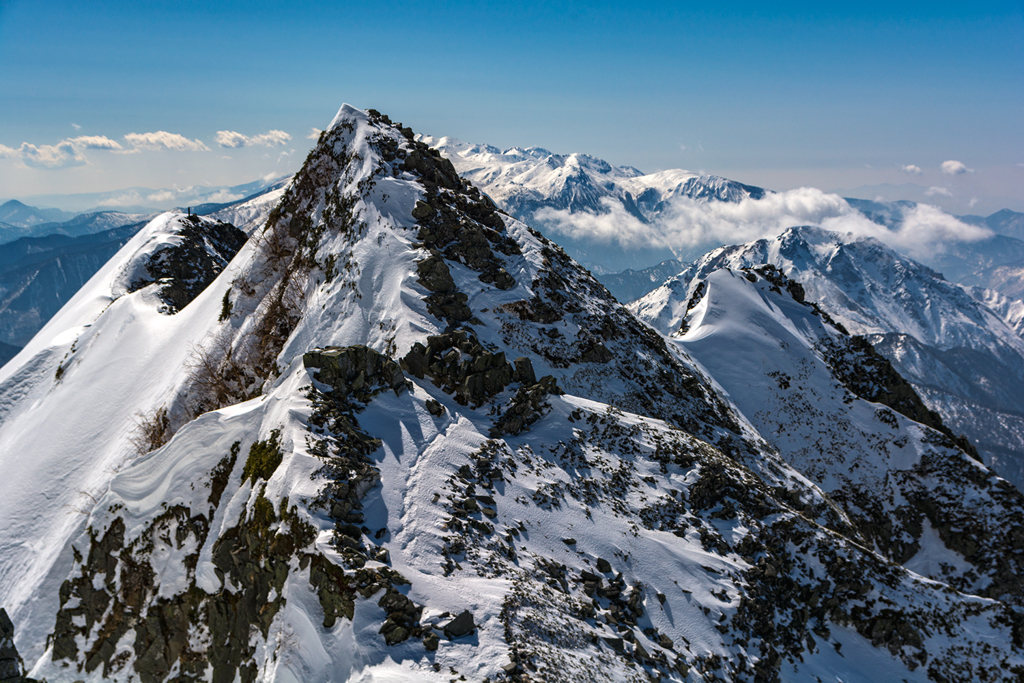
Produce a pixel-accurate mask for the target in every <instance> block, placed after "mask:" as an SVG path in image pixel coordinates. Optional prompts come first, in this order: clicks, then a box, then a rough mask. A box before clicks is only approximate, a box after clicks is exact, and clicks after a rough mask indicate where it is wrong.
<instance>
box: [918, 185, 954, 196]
mask: <svg viewBox="0 0 1024 683" xmlns="http://www.w3.org/2000/svg"><path fill="white" fill-rule="evenodd" d="M924 194H925V196H927V197H935V196H939V197H952V196H953V193H952V192H950V191H949V189H948V188H945V187H929V188H928V189H927V190H925V191H924Z"/></svg>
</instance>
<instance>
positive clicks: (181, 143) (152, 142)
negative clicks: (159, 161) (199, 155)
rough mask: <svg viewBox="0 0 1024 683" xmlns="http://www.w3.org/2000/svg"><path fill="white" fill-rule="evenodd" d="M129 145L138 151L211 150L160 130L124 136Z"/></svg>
mask: <svg viewBox="0 0 1024 683" xmlns="http://www.w3.org/2000/svg"><path fill="white" fill-rule="evenodd" d="M124 139H125V140H127V141H128V144H129V145H131V146H132V147H134V148H136V149H145V150H160V149H170V150H174V151H176V152H209V151H210V148H209V147H207V146H206V145H204V144H203V143H202V142H200V141H199V140H189V139H188V138H186V137H185V136H183V135H178V134H177V133H168V132H167V131H164V130H158V131H156V132H155V133H128V134H127V135H125V136H124Z"/></svg>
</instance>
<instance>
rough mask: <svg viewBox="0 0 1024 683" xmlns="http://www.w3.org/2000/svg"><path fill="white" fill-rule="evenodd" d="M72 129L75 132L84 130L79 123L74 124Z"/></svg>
mask: <svg viewBox="0 0 1024 683" xmlns="http://www.w3.org/2000/svg"><path fill="white" fill-rule="evenodd" d="M71 127H72V128H74V129H75V130H82V127H81V126H80V125H78V124H77V123H72V124H71Z"/></svg>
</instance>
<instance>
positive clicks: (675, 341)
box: [0, 105, 1024, 683]
mask: <svg viewBox="0 0 1024 683" xmlns="http://www.w3.org/2000/svg"><path fill="white" fill-rule="evenodd" d="M584 161H585V160H584ZM578 162H579V160H576V161H575V162H574V163H578ZM747 189H748V190H749V188H747ZM236 212H237V214H238V215H239V216H243V215H250V214H251V215H252V216H259V217H260V220H259V222H258V224H257V225H255V227H253V228H252V229H251V230H246V231H244V232H243V231H241V230H239V229H238V228H235V227H234V226H232V225H230V224H228V223H221V222H218V221H215V220H210V219H203V218H195V217H192V216H189V215H181V214H174V213H168V214H163V215H161V216H159V217H157V218H156V219H154V220H153V221H152V222H151V223H149V224H148V225H147V226H146V227H145V228H143V229H142V230H141V231H140V232H139V233H138V234H137V235H135V236H134V237H132V238H131V240H130V241H128V243H127V244H126V245H125V246H124V247H123V248H122V249H121V250H120V251H119V252H118V254H117V255H116V256H115V257H114V258H113V259H112V260H111V261H110V262H108V263H107V265H106V266H104V267H103V268H102V269H101V270H100V271H99V273H97V274H96V276H94V277H93V278H92V279H91V280H90V281H89V282H88V283H87V284H86V285H85V287H83V289H82V290H81V291H80V292H79V293H78V294H77V295H76V296H75V297H74V298H73V299H72V300H71V301H69V302H68V303H67V304H66V305H65V306H64V308H63V309H62V310H61V311H60V312H59V313H58V314H57V315H56V316H55V317H54V318H53V320H51V322H50V323H48V324H47V326H46V327H45V328H43V330H41V331H40V332H39V334H37V335H36V337H35V338H34V339H33V340H32V341H31V342H29V343H28V345H27V346H26V347H25V349H24V350H23V351H22V352H21V353H20V354H19V355H18V357H17V358H16V359H15V360H14V361H12V362H11V363H8V364H7V365H6V366H4V368H3V369H2V371H0V458H2V462H3V470H4V477H2V478H0V518H2V519H4V520H5V523H4V524H3V526H2V529H0V605H2V606H3V607H4V608H5V609H6V612H0V639H2V640H0V680H8V679H11V680H24V679H23V677H24V676H32V677H33V678H34V679H37V680H47V681H101V680H102V681H126V682H127V681H141V682H142V683H162V682H164V681H192V680H197V681H198V680H203V681H215V682H217V683H221V682H225V683H226V682H229V681H236V680H238V681H243V682H251V681H282V682H284V681H349V680H354V681H355V680H358V681H379V682H392V681H396V682H398V681H439V682H440V681H452V680H456V681H458V680H472V681H488V682H497V681H508V682H513V681H514V682H516V683H525V682H527V681H551V682H557V681H566V682H568V681H573V682H575V681H631V682H637V683H641V682H643V683H646V682H648V681H757V682H761V681H764V682H770V681H808V682H812V681H823V680H843V681H857V680H862V681H866V680H894V681H895V680H905V681H929V680H930V681H939V682H942V681H960V680H986V681H1016V680H1020V679H1021V678H1022V677H1024V584H1022V583H1021V581H1020V578H1019V577H1020V576H1021V574H1022V571H1021V570H1022V563H1024V526H1022V524H1024V496H1022V495H1021V494H1020V492H1019V491H1018V490H1017V489H1016V488H1014V487H1013V486H1012V485H1010V484H1009V483H1007V482H1006V481H1005V480H1003V479H1001V478H1000V477H999V476H997V474H996V473H994V472H993V471H992V470H990V469H989V468H988V467H986V466H985V465H984V464H983V463H982V462H980V461H979V459H978V458H979V455H978V452H977V451H976V450H975V448H974V446H973V445H972V443H971V442H970V440H969V439H967V438H964V437H962V436H961V435H960V434H959V431H958V430H956V429H953V428H951V427H950V426H949V425H948V424H947V422H946V421H944V420H945V416H944V415H940V414H938V413H936V412H933V411H932V410H930V409H929V408H928V407H927V404H926V402H925V401H924V399H923V398H922V396H921V395H920V392H919V391H918V389H917V386H916V385H915V384H914V383H912V382H908V381H907V380H906V379H904V377H903V376H902V375H901V374H900V371H899V368H898V367H897V366H896V365H895V364H894V363H892V362H890V361H889V360H887V359H886V357H885V356H884V355H882V354H880V353H879V352H878V351H876V350H875V348H874V346H872V339H871V338H867V337H851V336H850V334H849V331H848V330H847V329H846V327H844V326H843V324H842V323H841V322H839V321H837V320H836V319H835V317H834V316H833V315H830V314H829V311H828V310H827V309H826V308H825V307H823V306H820V305H818V304H817V303H816V302H815V300H814V297H813V294H814V292H813V291H811V292H808V291H807V290H806V289H805V287H804V286H802V285H801V284H800V282H798V281H796V280H794V279H791V278H790V277H788V276H787V275H785V274H784V273H783V272H782V271H780V270H779V269H778V268H776V267H775V266H774V265H772V264H771V263H767V262H765V261H761V262H759V263H756V264H750V263H739V262H728V263H721V264H719V267H715V268H710V267H709V268H706V269H704V270H701V271H699V272H694V273H693V274H692V276H691V277H688V278H687V279H686V280H685V283H681V284H678V285H676V289H675V290H672V292H671V296H670V294H666V293H665V292H662V294H661V295H660V296H662V299H661V300H660V301H662V303H663V304H664V305H663V306H661V307H654V306H653V305H651V304H650V301H648V305H646V306H636V305H634V307H633V311H632V312H631V310H629V309H627V308H625V307H624V306H622V305H621V304H619V303H618V302H617V301H616V300H615V298H614V297H613V296H612V295H611V294H610V293H609V292H608V291H607V290H606V289H605V288H604V287H603V286H602V285H601V284H600V283H598V282H597V281H596V280H595V279H594V278H593V277H592V276H591V275H590V273H589V272H588V271H586V270H585V269H584V268H582V267H581V266H580V265H579V264H578V263H576V262H575V261H574V260H573V259H572V258H570V257H569V256H568V255H567V254H566V253H565V252H564V251H563V250H562V249H561V248H560V247H559V246H558V245H557V244H555V243H554V242H552V241H551V240H549V239H548V238H546V237H545V236H543V235H542V234H541V233H539V232H537V231H536V230H534V229H532V228H531V227H529V226H528V225H526V224H525V223H523V222H521V221H520V220H518V219H516V218H514V217H512V216H510V215H509V214H508V213H505V212H504V211H503V210H501V209H499V208H498V207H497V206H496V205H495V204H494V202H492V200H491V199H490V198H489V197H488V196H487V195H486V194H485V193H483V192H482V191H481V190H480V189H478V188H477V187H475V186H474V185H473V184H471V182H470V181H469V180H467V179H465V178H463V177H461V176H460V175H459V174H458V173H457V172H456V168H455V167H454V166H453V165H452V163H451V162H450V161H448V160H447V159H446V158H445V157H444V156H442V154H441V153H440V152H439V151H438V150H436V149H434V148H432V147H430V146H429V145H428V144H427V142H425V141H424V139H422V138H418V137H417V136H416V135H415V134H414V132H413V131H412V130H411V129H410V128H409V127H407V126H404V125H402V124H400V123H397V122H392V121H391V120H390V119H389V118H388V117H387V116H386V115H384V114H381V113H379V112H376V111H374V110H366V111H362V110H358V109H355V108H352V107H349V106H347V105H346V106H343V107H342V108H341V110H340V111H339V112H338V114H337V116H336V117H335V119H334V120H333V121H332V122H331V124H330V126H329V127H328V128H327V130H325V131H324V132H323V133H321V134H320V137H319V140H318V141H317V143H316V146H315V147H314V149H313V150H312V151H311V152H310V153H309V156H308V157H307V158H306V161H305V163H304V164H303V167H302V169H301V170H300V171H299V172H298V173H297V174H296V175H295V176H294V178H293V179H292V181H291V183H290V184H289V185H288V186H287V187H286V188H285V189H284V190H283V191H282V192H281V194H280V195H279V200H278V201H277V203H276V204H275V205H274V207H273V209H272V210H271V211H269V213H267V212H265V211H261V210H259V209H257V208H253V210H252V211H251V212H250V214H247V213H246V209H245V207H244V205H243V206H242V207H237V208H236ZM247 234H248V236H247ZM655 308H656V310H655ZM634 313H635V314H634ZM638 315H639V316H640V317H639V318H638V317H637V316H638ZM641 318H643V319H644V320H645V321H646V322H642V321H641ZM666 322H667V323H668V324H663V323H666ZM648 323H650V324H648ZM8 614H9V615H10V619H7V616H6V615H8ZM3 676H7V678H6V679H5V678H3Z"/></svg>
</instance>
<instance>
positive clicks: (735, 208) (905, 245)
mask: <svg viewBox="0 0 1024 683" xmlns="http://www.w3.org/2000/svg"><path fill="white" fill-rule="evenodd" d="M602 203H603V205H604V206H603V208H604V212H603V213H600V214H598V213H592V212H583V213H576V214H571V213H569V212H568V211H563V210H556V209H543V210H541V211H539V212H537V214H536V217H537V219H538V220H539V221H540V222H541V223H543V224H544V227H546V228H549V229H551V230H553V231H554V232H557V233H561V234H563V235H567V236H569V237H573V238H576V239H586V240H595V241H598V242H603V243H605V244H619V245H621V246H623V247H626V248H637V247H656V248H668V249H670V250H672V251H674V252H676V253H679V254H685V253H692V252H693V250H695V249H701V250H704V249H709V248H712V247H715V246H718V245H722V244H740V243H744V242H750V241H752V240H756V239H760V238H763V237H772V236H774V235H778V234H779V233H781V232H782V231H783V230H785V229H786V228H789V227H792V226H795V225H817V226H820V227H822V228H825V229H828V230H833V231H835V232H839V233H843V234H847V233H849V234H850V235H851V237H874V238H876V239H878V240H880V241H882V242H884V243H886V244H888V245H890V246H892V247H894V248H896V249H899V250H901V251H903V252H904V253H907V254H909V255H910V256H911V257H915V258H926V257H927V256H929V255H932V254H935V253H939V252H941V251H943V250H944V249H945V248H946V244H947V243H950V242H963V241H976V240H979V239H984V238H986V237H989V236H990V235H991V231H989V230H987V229H986V228H982V227H978V226H972V225H968V224H965V223H962V222H961V221H959V220H957V219H956V218H954V217H953V216H951V215H949V214H947V213H945V212H943V211H941V210H940V209H938V208H936V207H933V206H929V205H927V204H918V205H916V206H914V207H911V208H903V209H901V212H902V220H901V221H900V224H899V228H898V229H896V230H892V229H889V228H887V227H885V226H882V225H879V224H877V223H874V222H872V221H870V220H869V219H868V218H867V217H865V216H864V215H863V214H861V213H860V212H859V211H857V210H856V209H854V208H853V207H852V206H850V205H849V204H848V203H847V202H846V201H845V200H844V199H843V198H841V197H840V196H839V195H835V194H826V193H824V192H822V191H821V190H818V189H815V188H808V187H804V188H799V189H796V190H790V191H788V192H776V193H771V194H768V195H766V196H765V197H764V198H763V199H750V198H747V199H744V200H742V201H740V202H719V201H711V202H707V201H697V200H694V199H691V198H689V197H679V198H676V199H674V200H672V203H671V204H670V206H669V207H668V208H667V209H666V210H665V211H664V212H663V213H662V216H661V217H660V218H659V219H658V220H656V221H655V222H653V223H644V222H642V221H640V220H639V219H637V218H636V217H635V216H633V215H632V214H630V213H628V212H627V211H626V210H625V209H624V208H623V206H622V205H621V204H620V203H618V202H615V201H612V200H608V199H605V200H603V201H602Z"/></svg>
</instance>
